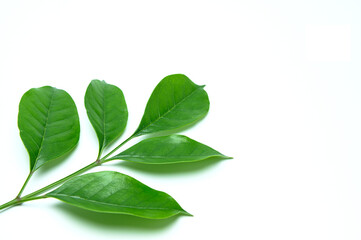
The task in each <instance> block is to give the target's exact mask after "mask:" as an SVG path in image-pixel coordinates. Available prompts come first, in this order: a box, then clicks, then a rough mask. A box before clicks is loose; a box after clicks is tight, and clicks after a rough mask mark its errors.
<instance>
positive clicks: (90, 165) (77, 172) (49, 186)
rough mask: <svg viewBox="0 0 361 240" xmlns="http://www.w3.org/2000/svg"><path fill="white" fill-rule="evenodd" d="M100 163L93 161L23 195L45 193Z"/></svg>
mask: <svg viewBox="0 0 361 240" xmlns="http://www.w3.org/2000/svg"><path fill="white" fill-rule="evenodd" d="M98 165H99V163H98V162H97V161H95V162H92V163H91V164H89V165H87V166H85V167H83V168H81V169H79V170H78V171H76V172H74V173H72V174H70V175H68V176H66V177H64V178H62V179H60V180H58V181H56V182H53V183H52V184H49V185H47V186H45V187H43V188H41V189H39V190H37V191H35V192H32V193H30V194H28V195H26V196H24V197H22V199H28V198H32V197H34V196H37V195H39V194H42V193H44V192H46V191H48V190H50V189H52V188H54V187H56V186H58V185H60V184H62V183H63V182H66V181H68V180H69V179H70V178H72V177H75V176H77V175H79V174H81V173H84V172H86V171H88V170H89V169H92V168H93V167H96V166H98Z"/></svg>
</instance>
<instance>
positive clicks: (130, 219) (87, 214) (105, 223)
mask: <svg viewBox="0 0 361 240" xmlns="http://www.w3.org/2000/svg"><path fill="white" fill-rule="evenodd" d="M55 208H56V209H59V210H61V211H62V212H65V213H66V214H67V215H69V216H71V217H73V218H74V219H76V220H79V221H82V222H85V223H87V224H91V225H93V226H95V227H99V228H100V229H115V230H120V229H127V230H142V232H143V231H149V232H156V231H161V230H162V229H165V228H167V227H168V226H169V225H171V224H172V223H174V222H175V221H176V220H177V218H178V217H182V216H173V217H170V218H167V219H145V218H140V217H135V216H131V215H124V214H111V213H99V212H92V211H88V210H85V209H81V208H77V207H74V206H70V205H67V204H65V203H58V204H57V205H55Z"/></svg>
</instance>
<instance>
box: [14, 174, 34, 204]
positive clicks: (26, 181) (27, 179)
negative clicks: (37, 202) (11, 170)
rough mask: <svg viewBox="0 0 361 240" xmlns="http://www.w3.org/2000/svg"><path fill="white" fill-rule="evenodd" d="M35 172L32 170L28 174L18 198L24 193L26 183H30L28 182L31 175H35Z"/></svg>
mask: <svg viewBox="0 0 361 240" xmlns="http://www.w3.org/2000/svg"><path fill="white" fill-rule="evenodd" d="M33 173H34V172H33V171H30V172H29V175H28V177H27V178H26V180H25V182H24V184H23V186H22V187H21V189H20V192H19V193H18V195H17V196H16V198H20V196H21V194H22V193H23V191H24V189H25V187H26V185H27V184H28V182H29V180H30V178H31V176H32V175H33Z"/></svg>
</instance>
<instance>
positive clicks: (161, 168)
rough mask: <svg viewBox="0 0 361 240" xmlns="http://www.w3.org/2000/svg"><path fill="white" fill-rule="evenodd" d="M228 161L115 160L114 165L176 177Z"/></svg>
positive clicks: (218, 159)
mask: <svg viewBox="0 0 361 240" xmlns="http://www.w3.org/2000/svg"><path fill="white" fill-rule="evenodd" d="M225 160H226V159H221V158H219V157H214V158H210V159H206V160H203V161H199V162H189V163H175V164H142V163H135V162H127V161H121V160H119V161H118V160H114V161H113V162H111V163H112V165H113V166H120V167H122V168H123V167H126V168H129V169H132V170H135V171H139V172H145V173H154V174H157V175H175V174H186V173H187V174H189V173H194V172H200V171H202V170H205V169H208V168H211V167H214V166H215V165H216V164H220V162H222V161H225Z"/></svg>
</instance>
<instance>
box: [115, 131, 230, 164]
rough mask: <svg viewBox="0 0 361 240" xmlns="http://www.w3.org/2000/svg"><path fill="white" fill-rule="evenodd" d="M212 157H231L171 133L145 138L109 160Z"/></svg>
mask: <svg viewBox="0 0 361 240" xmlns="http://www.w3.org/2000/svg"><path fill="white" fill-rule="evenodd" d="M212 157H217V158H221V159H227V158H229V157H227V156H225V155H223V154H221V153H219V152H217V151H216V150H214V149H212V148H210V147H208V146H206V145H204V144H202V143H199V142H197V141H194V140H193V139H190V138H188V137H186V136H182V135H170V136H162V137H154V138H148V139H145V140H143V141H141V142H139V143H137V144H135V145H134V146H132V147H130V148H128V149H127V150H125V151H124V152H121V153H120V154H118V155H115V156H114V157H112V158H110V159H109V160H114V159H122V160H127V161H130V162H137V163H148V164H169V163H181V162H196V161H201V160H205V159H209V158H212Z"/></svg>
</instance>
